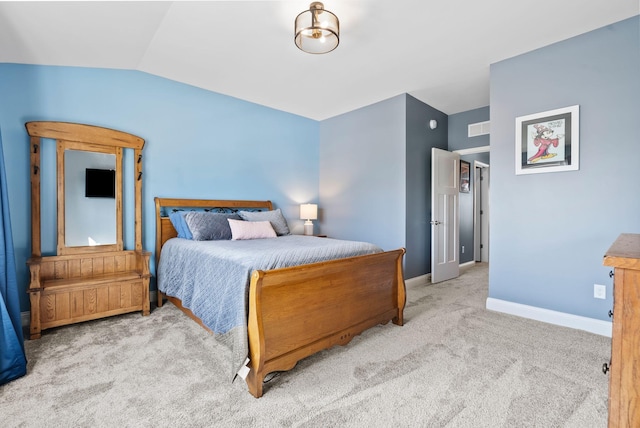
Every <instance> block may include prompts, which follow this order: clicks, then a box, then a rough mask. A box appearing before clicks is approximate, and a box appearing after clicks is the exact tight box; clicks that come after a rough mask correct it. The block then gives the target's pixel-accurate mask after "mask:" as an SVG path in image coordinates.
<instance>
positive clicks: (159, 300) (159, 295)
mask: <svg viewBox="0 0 640 428" xmlns="http://www.w3.org/2000/svg"><path fill="white" fill-rule="evenodd" d="M157 299H158V301H157V304H158V307H159V308H161V307H162V300H163V299H164V293H162V291H160V290H158V293H157Z"/></svg>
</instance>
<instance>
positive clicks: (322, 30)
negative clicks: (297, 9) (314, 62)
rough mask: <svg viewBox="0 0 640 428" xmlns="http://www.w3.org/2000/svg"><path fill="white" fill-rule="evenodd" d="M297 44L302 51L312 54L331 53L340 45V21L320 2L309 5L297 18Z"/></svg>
mask: <svg viewBox="0 0 640 428" xmlns="http://www.w3.org/2000/svg"><path fill="white" fill-rule="evenodd" d="M295 42H296V46H297V47H298V48H300V49H301V50H303V51H305V52H308V53H311V54H323V53H327V52H331V51H332V50H334V49H335V48H336V47H338V43H340V21H338V17H337V16H335V15H334V14H333V13H331V12H329V11H328V10H324V5H323V4H322V3H320V2H319V1H316V2H313V3H311V4H310V5H309V10H305V11H304V12H302V13H300V14H299V15H298V16H297V17H296V22H295Z"/></svg>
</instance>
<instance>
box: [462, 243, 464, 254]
mask: <svg viewBox="0 0 640 428" xmlns="http://www.w3.org/2000/svg"><path fill="white" fill-rule="evenodd" d="M462 254H464V245H463V246H462Z"/></svg>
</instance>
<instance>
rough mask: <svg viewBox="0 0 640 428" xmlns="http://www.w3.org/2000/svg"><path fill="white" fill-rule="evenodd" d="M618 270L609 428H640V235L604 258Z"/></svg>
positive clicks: (623, 239) (626, 238) (623, 241)
mask: <svg viewBox="0 0 640 428" xmlns="http://www.w3.org/2000/svg"><path fill="white" fill-rule="evenodd" d="M604 265H605V266H611V267H613V268H614V294H613V299H614V304H613V336H612V341H611V372H610V376H611V377H610V379H609V428H614V427H633V428H637V427H640V234H622V235H620V236H619V237H618V239H617V240H616V241H615V242H614V243H613V245H612V246H611V248H609V250H608V251H607V253H606V254H605V257H604Z"/></svg>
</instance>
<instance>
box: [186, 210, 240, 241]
mask: <svg viewBox="0 0 640 428" xmlns="http://www.w3.org/2000/svg"><path fill="white" fill-rule="evenodd" d="M228 219H232V220H242V219H241V218H240V216H239V215H238V214H228V213H211V212H197V211H190V212H188V213H186V214H185V215H184V221H185V223H186V224H187V227H188V228H189V230H190V231H191V234H192V237H193V240H194V241H217V240H222V239H231V227H229V221H228Z"/></svg>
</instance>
